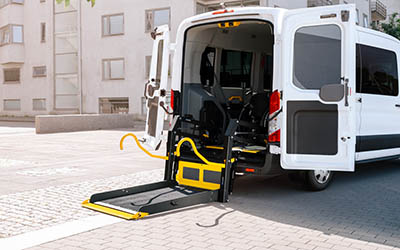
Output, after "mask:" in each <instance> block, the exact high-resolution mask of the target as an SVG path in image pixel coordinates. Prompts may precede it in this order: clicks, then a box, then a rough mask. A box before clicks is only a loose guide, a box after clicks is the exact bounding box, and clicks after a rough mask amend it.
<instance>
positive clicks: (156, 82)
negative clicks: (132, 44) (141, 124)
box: [143, 25, 170, 149]
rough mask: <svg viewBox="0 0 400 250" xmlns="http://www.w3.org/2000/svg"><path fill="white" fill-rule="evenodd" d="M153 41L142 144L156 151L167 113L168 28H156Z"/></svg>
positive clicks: (146, 87) (146, 88)
mask: <svg viewBox="0 0 400 250" xmlns="http://www.w3.org/2000/svg"><path fill="white" fill-rule="evenodd" d="M152 37H153V39H154V44H153V54H152V58H151V65H150V74H149V80H148V82H147V83H146V85H145V93H144V95H145V98H146V105H147V109H148V111H147V119H146V131H145V135H144V138H143V139H144V142H143V144H144V145H146V146H148V147H150V148H152V149H158V148H159V146H160V143H161V140H162V136H163V129H164V119H165V114H166V112H167V111H168V107H167V93H168V92H169V91H168V72H169V55H170V41H169V27H168V25H163V26H160V27H157V28H156V30H155V31H154V32H153V33H152Z"/></svg>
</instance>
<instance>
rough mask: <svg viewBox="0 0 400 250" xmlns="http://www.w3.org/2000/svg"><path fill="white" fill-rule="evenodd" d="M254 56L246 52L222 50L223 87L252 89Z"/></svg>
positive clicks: (221, 76) (221, 75) (221, 77)
mask: <svg viewBox="0 0 400 250" xmlns="http://www.w3.org/2000/svg"><path fill="white" fill-rule="evenodd" d="M252 61H253V54H252V53H250V52H244V51H234V50H222V56H221V74H220V79H221V80H220V81H221V87H234V88H240V87H241V86H242V83H244V84H245V86H246V88H250V79H251V64H252Z"/></svg>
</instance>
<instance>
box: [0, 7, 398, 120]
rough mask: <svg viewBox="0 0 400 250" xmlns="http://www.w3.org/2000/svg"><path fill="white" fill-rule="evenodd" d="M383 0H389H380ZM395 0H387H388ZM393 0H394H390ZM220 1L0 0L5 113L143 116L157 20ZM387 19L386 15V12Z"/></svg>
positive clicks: (1, 105) (366, 12)
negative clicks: (91, 0)
mask: <svg viewBox="0 0 400 250" xmlns="http://www.w3.org/2000/svg"><path fill="white" fill-rule="evenodd" d="M382 1H384V0H382ZM386 1H390V0H386ZM392 1H393V2H396V0H392ZM220 2H221V1H220V0H152V1H145V0H137V1H132V0H114V1H97V2H96V5H95V7H94V8H92V7H91V6H90V4H88V3H87V2H86V1H83V0H71V1H70V5H69V6H67V7H66V6H64V5H63V4H56V3H55V0H36V1H26V0H25V1H24V0H0V116H35V115H39V114H69V113H85V114H96V113H133V114H139V115H144V114H145V112H146V107H145V105H144V103H145V102H144V99H143V91H144V84H145V82H146V81H147V76H148V74H149V68H150V60H151V51H152V39H151V37H150V32H151V31H152V30H153V29H154V27H156V26H158V25H162V24H168V25H169V26H170V28H171V40H172V41H174V40H175V34H176V32H177V28H178V26H179V23H180V22H181V21H182V20H183V19H185V18H187V17H190V16H192V15H195V14H199V13H203V12H207V11H212V10H215V9H219V8H220ZM224 2H225V4H226V6H227V7H230V6H240V5H244V6H267V7H280V8H289V9H293V8H303V7H304V8H305V7H314V6H323V5H332V4H346V3H355V4H356V6H357V11H358V14H359V25H363V26H366V27H368V26H369V24H370V22H371V13H372V12H371V3H370V1H369V0H296V1H293V0H242V1H238V0H230V1H229V0H226V1H224ZM385 18H386V17H385Z"/></svg>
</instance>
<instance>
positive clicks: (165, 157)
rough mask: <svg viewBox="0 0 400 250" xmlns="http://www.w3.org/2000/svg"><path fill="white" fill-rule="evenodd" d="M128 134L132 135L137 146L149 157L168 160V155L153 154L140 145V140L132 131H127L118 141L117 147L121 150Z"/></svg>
mask: <svg viewBox="0 0 400 250" xmlns="http://www.w3.org/2000/svg"><path fill="white" fill-rule="evenodd" d="M128 136H132V137H133V139H135V141H136V144H137V145H138V147H139V148H140V149H141V150H143V152H145V153H146V154H147V155H149V156H150V157H153V158H157V159H161V160H166V161H167V160H168V156H161V155H154V154H152V153H150V152H149V151H148V150H147V149H145V148H144V147H143V146H142V144H140V141H139V139H138V138H137V137H136V135H134V134H132V133H128V134H126V135H124V136H123V137H122V138H121V141H120V142H119V148H120V149H121V150H124V141H125V139H126V137H128Z"/></svg>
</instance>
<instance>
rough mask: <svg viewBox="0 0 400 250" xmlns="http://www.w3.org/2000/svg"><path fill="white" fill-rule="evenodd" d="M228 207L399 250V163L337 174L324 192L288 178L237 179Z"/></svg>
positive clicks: (361, 167) (246, 177) (370, 166)
mask: <svg viewBox="0 0 400 250" xmlns="http://www.w3.org/2000/svg"><path fill="white" fill-rule="evenodd" d="M215 206H216V207H219V206H220V205H218V204H215ZM226 207H229V208H231V209H233V210H237V211H241V212H243V213H246V214H250V215H254V216H258V217H261V218H264V219H267V220H271V221H275V222H279V223H284V224H289V225H293V226H298V227H303V228H308V229H312V230H317V231H320V232H323V233H324V234H327V235H338V236H342V237H345V238H351V239H359V240H365V241H369V242H374V243H378V244H385V245H388V246H393V247H400V241H397V240H399V239H400V162H399V161H392V162H385V163H378V164H368V165H364V166H359V167H358V170H357V171H356V172H355V173H336V176H335V179H334V181H333V183H332V185H331V186H330V187H329V188H328V189H327V190H325V191H321V192H309V191H305V190H304V189H301V188H300V187H297V186H294V185H293V184H292V183H291V182H290V181H289V180H288V178H287V176H280V177H276V178H272V179H267V178H263V177H252V176H244V177H239V178H238V179H237V180H236V182H235V187H234V192H233V195H232V196H231V198H230V202H229V203H227V204H226V206H225V207H224V209H225V208H226ZM221 208H222V207H221ZM396 239H397V240H396Z"/></svg>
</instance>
